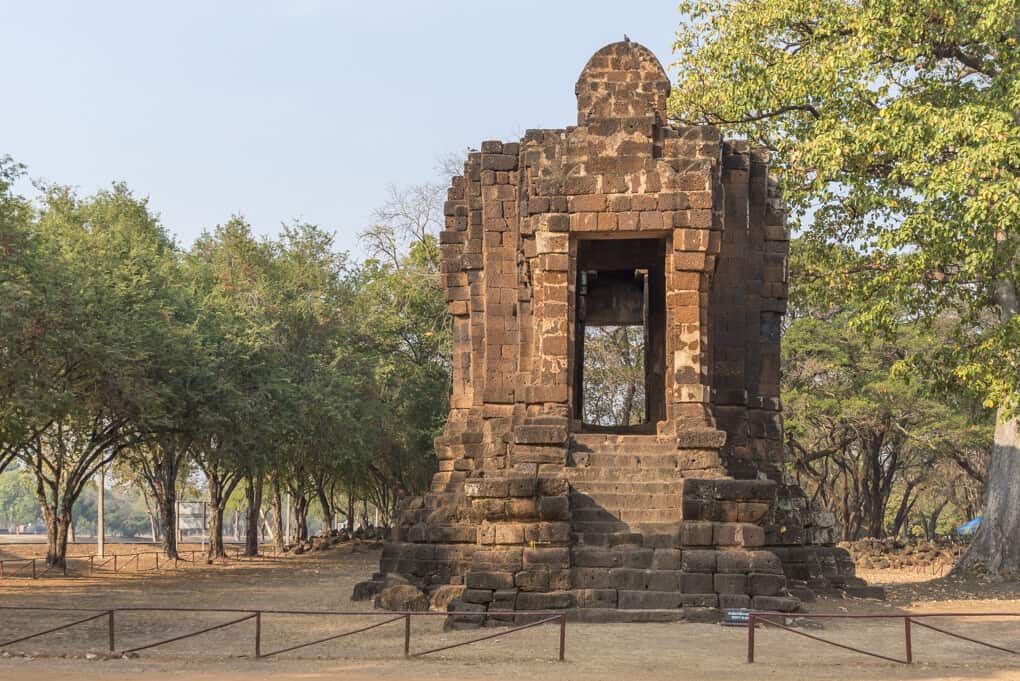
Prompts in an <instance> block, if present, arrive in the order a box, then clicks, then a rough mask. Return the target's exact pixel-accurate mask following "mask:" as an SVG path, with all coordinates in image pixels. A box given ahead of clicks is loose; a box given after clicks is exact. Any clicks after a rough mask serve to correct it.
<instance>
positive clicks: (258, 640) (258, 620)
mask: <svg viewBox="0 0 1020 681" xmlns="http://www.w3.org/2000/svg"><path fill="white" fill-rule="evenodd" d="M260 657H262V611H261V610H256V611H255V659H256V660H257V659H259V658H260Z"/></svg>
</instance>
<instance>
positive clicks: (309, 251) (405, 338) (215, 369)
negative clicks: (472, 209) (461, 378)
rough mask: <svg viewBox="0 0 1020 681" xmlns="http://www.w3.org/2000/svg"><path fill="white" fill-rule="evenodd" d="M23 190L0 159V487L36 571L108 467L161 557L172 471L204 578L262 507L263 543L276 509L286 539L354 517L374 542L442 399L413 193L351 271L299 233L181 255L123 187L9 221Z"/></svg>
mask: <svg viewBox="0 0 1020 681" xmlns="http://www.w3.org/2000/svg"><path fill="white" fill-rule="evenodd" d="M23 173H24V169H23V168H22V167H21V166H19V165H18V164H17V163H15V162H14V161H13V160H11V159H10V158H4V159H0V471H2V470H3V469H5V468H11V467H13V468H17V469H19V470H20V471H22V472H23V473H24V475H25V476H27V479H28V480H29V481H30V485H31V487H32V490H33V492H34V495H35V497H36V501H37V503H38V505H39V509H40V513H41V516H42V519H43V521H44V522H45V525H46V528H47V534H48V550H47V561H48V562H49V563H50V564H54V565H59V564H61V563H63V562H64V558H65V555H66V544H67V541H68V534H69V529H70V527H71V523H72V518H73V514H74V506H75V503H76V502H77V501H78V500H79V499H80V498H81V497H82V494H83V491H84V490H86V489H87V487H88V486H89V485H90V484H94V478H95V475H96V472H97V470H98V469H99V468H100V467H101V466H105V465H109V464H112V463H116V466H117V467H118V468H119V469H121V470H124V471H128V473H126V474H125V475H130V476H133V477H134V478H135V479H136V480H137V481H138V482H139V483H140V484H141V485H142V487H143V488H144V491H145V493H146V498H147V499H151V500H152V502H153V505H154V507H155V516H156V517H158V522H159V525H160V526H161V527H160V528H159V529H160V531H159V532H158V534H159V535H160V537H161V541H162V547H163V550H164V552H165V553H166V555H167V556H168V557H173V556H174V555H175V554H176V533H175V531H174V528H175V527H176V519H175V513H176V502H177V501H178V498H177V495H178V490H179V489H180V488H181V476H182V475H186V471H189V470H191V469H197V470H200V471H201V473H202V477H203V478H204V485H203V488H204V491H205V494H206V497H207V499H206V500H207V502H208V504H209V508H210V515H209V556H210V557H211V558H214V557H218V556H222V555H223V552H224V551H223V520H224V511H225V510H226V508H227V504H228V502H229V500H230V499H231V497H232V496H236V495H235V491H238V490H240V491H241V492H242V493H243V495H244V499H245V509H246V510H245V512H246V514H247V518H246V520H247V522H246V526H247V528H248V532H247V537H246V550H247V551H248V552H249V553H254V552H256V551H257V542H258V528H259V527H260V525H261V521H260V517H259V516H260V511H262V509H263V507H264V506H266V507H268V508H270V509H271V511H270V513H269V514H268V515H269V517H270V518H271V519H272V521H271V528H270V529H271V530H272V534H273V537H274V539H275V541H277V542H282V541H283V538H282V528H283V524H284V523H283V517H282V513H283V507H284V505H283V501H282V499H283V498H284V496H285V495H289V497H290V499H291V500H292V504H291V508H292V512H293V514H294V518H293V520H294V522H295V524H296V527H297V531H296V534H297V537H298V538H299V539H300V538H303V537H304V536H305V535H307V516H308V512H309V508H310V506H312V505H313V504H315V505H316V506H317V507H318V510H319V511H320V512H321V513H322V515H323V517H324V519H325V522H326V524H327V525H328V526H330V527H332V526H334V525H335V524H336V523H338V522H340V520H341V519H342V520H343V521H344V522H346V523H348V524H349V525H353V523H354V521H355V514H356V512H358V511H357V510H356V508H355V506H356V500H367V501H368V502H370V503H371V504H372V506H373V507H375V508H377V509H379V510H380V512H381V514H382V520H383V522H389V519H390V517H391V516H392V513H393V511H394V508H395V503H396V499H397V498H398V497H399V496H402V495H406V494H408V493H413V492H416V491H420V490H421V489H423V488H424V487H425V486H426V484H427V482H428V480H429V479H430V475H431V473H432V471H433V468H434V459H433V457H432V456H431V448H432V438H433V437H434V436H435V435H436V434H437V433H438V432H439V431H440V429H441V427H442V422H443V419H444V418H445V416H446V412H447V400H448V380H449V336H450V334H449V327H448V324H447V319H446V315H445V302H444V299H443V296H442V291H441V288H440V286H439V274H438V272H439V267H438V253H439V249H438V245H437V242H436V239H435V237H434V233H435V229H436V219H437V216H438V214H439V211H438V210H437V206H438V203H437V201H438V195H437V192H436V189H435V188H434V187H431V186H428V185H426V186H423V187H420V188H414V189H412V190H399V189H393V190H392V191H391V196H390V200H389V201H388V203H387V205H386V206H384V207H383V208H382V209H381V210H380V212H379V216H378V217H379V222H378V224H376V225H374V226H373V227H372V228H371V229H370V230H368V231H367V232H366V234H365V239H366V244H367V245H368V250H369V253H370V257H369V258H368V259H366V260H364V261H363V262H355V261H354V260H352V259H351V258H350V257H349V256H348V254H346V253H343V252H339V251H337V250H336V248H335V245H334V241H333V235H332V234H331V233H329V232H328V231H326V230H324V229H322V228H320V227H318V226H315V225H310V224H305V223H292V224H287V225H284V226H283V227H282V229H281V230H280V232H279V234H278V236H276V237H273V238H257V237H256V236H255V234H254V233H253V230H252V228H251V226H250V225H249V224H248V223H247V222H246V221H245V220H244V219H243V218H242V217H241V216H234V217H231V218H230V219H229V220H228V221H226V222H225V223H223V224H221V225H217V226H216V227H214V228H212V229H210V230H209V231H207V232H206V233H204V234H202V235H201V236H200V237H199V238H198V239H197V240H196V241H195V242H194V243H193V244H191V245H188V246H183V245H181V244H178V243H177V242H175V240H174V239H173V238H172V237H171V236H170V234H169V232H168V230H167V228H166V227H165V226H164V225H163V224H162V223H161V222H160V220H159V218H158V216H157V215H156V214H155V213H154V211H153V210H152V209H151V208H150V206H149V204H148V201H147V199H144V198H140V197H138V196H135V195H134V194H133V193H132V192H131V191H130V190H129V189H128V188H127V187H126V186H125V185H123V184H114V185H113V186H112V187H111V188H110V189H108V190H104V191H99V192H97V193H95V194H94V195H91V196H80V195H79V194H78V193H76V192H75V191H73V190H72V189H70V188H68V187H64V186H59V185H47V186H41V187H40V191H39V195H38V196H37V197H35V198H33V199H31V200H30V199H28V198H26V197H23V196H20V195H18V194H17V193H16V192H15V191H14V188H13V185H14V182H15V181H16V180H17V179H18V178H19V177H20V176H21V175H22V174H23Z"/></svg>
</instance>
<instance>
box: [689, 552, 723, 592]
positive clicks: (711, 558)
mask: <svg viewBox="0 0 1020 681" xmlns="http://www.w3.org/2000/svg"><path fill="white" fill-rule="evenodd" d="M717 553H718V552H717V551H709V550H706V549H687V550H685V551H684V552H683V554H682V556H681V558H680V565H681V567H682V568H683V570H684V571H685V572H715V570H716V554H717ZM709 591H711V589H708V590H706V591H704V592H702V593H708V592H709Z"/></svg>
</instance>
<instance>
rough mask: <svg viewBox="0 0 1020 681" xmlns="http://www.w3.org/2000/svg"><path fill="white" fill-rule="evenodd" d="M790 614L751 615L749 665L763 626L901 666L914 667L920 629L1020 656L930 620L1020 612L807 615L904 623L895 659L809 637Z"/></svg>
mask: <svg viewBox="0 0 1020 681" xmlns="http://www.w3.org/2000/svg"><path fill="white" fill-rule="evenodd" d="M789 616H790V615H789V613H781V612H768V611H752V612H750V613H749V614H748V619H747V662H748V663H749V664H750V663H753V662H754V661H755V630H756V629H757V628H758V626H759V625H761V626H762V627H765V628H768V627H772V628H774V629H781V630H783V631H787V632H790V633H791V634H796V635H797V636H803V637H804V638H808V639H811V640H812V641H817V642H819V643H824V644H826V645H829V646H833V647H836V648H842V649H843V650H848V651H850V652H853V653H858V654H860V655H867V656H869V657H875V658H878V659H880V660H885V661H887V662H895V663H897V664H913V662H914V644H913V637H912V634H913V628H914V627H920V628H922V629H925V630H928V631H934V632H937V633H939V634H943V635H945V636H949V637H951V638H955V639H959V640H961V641H967V642H968V643H974V644H976V645H980V646H984V647H986V648H991V649H993V650H998V651H1000V652H1004V653H1009V654H1010V655H1020V651H1016V650H1012V649H1010V648H1005V647H1003V646H999V645H996V644H994V643H989V642H988V641H981V640H979V639H976V638H972V637H970V636H964V635H963V634H960V633H957V632H953V631H949V630H948V629H944V628H942V627H939V626H935V625H934V624H931V623H930V622H929V621H928V620H935V621H938V620H939V619H945V618H951V617H956V618H990V617H996V618H1002V617H1012V618H1015V617H1020V613H1004V612H956V613H952V612H946V613H942V612H940V613H920V614H910V615H894V614H881V615H857V614H848V613H839V614H819V613H810V614H808V615H805V617H808V618H810V619H826V620H902V621H903V653H904V654H903V657H902V658H898V657H892V656H891V655H885V654H882V653H878V652H875V651H871V650H864V649H863V648H858V647H855V646H851V645H848V644H845V643H839V642H838V641H833V640H831V639H827V638H822V637H821V636H815V635H814V634H809V633H807V632H806V631H799V630H798V629H796V628H794V627H790V626H787V625H786V623H785V618H787V617H789Z"/></svg>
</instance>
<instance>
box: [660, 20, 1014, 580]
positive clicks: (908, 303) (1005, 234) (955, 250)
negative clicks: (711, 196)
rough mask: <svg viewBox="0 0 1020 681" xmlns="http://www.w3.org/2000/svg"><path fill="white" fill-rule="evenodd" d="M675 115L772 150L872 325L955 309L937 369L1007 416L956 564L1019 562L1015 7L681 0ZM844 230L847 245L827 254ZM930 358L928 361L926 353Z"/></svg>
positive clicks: (840, 292)
mask: <svg viewBox="0 0 1020 681" xmlns="http://www.w3.org/2000/svg"><path fill="white" fill-rule="evenodd" d="M680 9H681V12H682V13H683V14H684V21H683V22H682V24H681V26H680V28H679V30H678V32H677V41H676V45H675V50H676V55H677V62H676V64H675V66H676V67H677V69H678V72H677V84H676V87H675V88H674V90H673V93H672V96H671V101H670V107H671V115H672V116H674V117H676V118H677V119H680V120H682V121H687V122H692V123H706V122H707V123H714V124H716V125H720V126H722V127H724V128H726V129H727V130H728V131H729V132H730V133H736V134H742V135H745V136H746V137H747V138H748V139H749V140H750V141H751V142H753V143H757V144H761V145H764V146H766V147H767V148H769V149H770V150H772V166H773V168H774V170H775V171H776V172H777V173H778V174H779V176H780V178H781V181H782V183H783V187H784V194H785V196H786V198H787V201H788V202H789V204H790V208H791V209H792V214H793V217H794V219H795V220H796V224H797V225H798V227H799V228H800V229H801V231H802V236H803V237H804V239H803V240H802V246H801V247H802V248H812V247H813V244H814V246H815V247H817V248H818V250H819V252H822V251H826V252H828V253H833V254H838V256H834V257H831V258H830V259H829V260H828V261H827V262H824V263H823V266H821V267H819V268H818V270H817V271H816V272H813V273H810V275H809V279H810V281H809V282H800V284H801V285H806V284H812V285H814V286H815V290H816V295H817V296H819V297H820V298H826V299H830V300H837V299H839V298H847V297H849V298H853V299H854V302H855V306H854V307H855V309H857V310H859V313H858V315H857V318H856V319H855V324H856V325H857V328H858V329H859V330H860V332H862V333H872V332H880V331H881V330H882V329H889V328H891V327H893V326H895V325H896V324H897V323H898V322H901V321H903V314H904V311H906V312H905V313H906V314H907V315H909V317H910V319H911V320H919V321H922V322H923V321H925V320H932V319H935V318H936V317H937V316H941V317H942V318H944V317H945V315H946V314H950V315H955V316H956V317H957V318H958V320H959V329H958V332H957V333H956V334H954V336H953V338H954V341H953V343H952V347H947V348H945V351H944V352H943V353H936V354H937V356H933V357H930V358H929V359H930V360H931V361H930V363H929V364H928V365H927V366H924V365H917V366H916V367H915V368H916V370H921V371H938V370H940V369H941V370H944V371H943V373H944V376H943V377H944V378H946V379H948V380H949V381H956V382H959V383H963V384H967V386H968V387H969V388H971V389H977V390H979V391H980V392H981V394H982V395H983V396H984V399H985V403H986V405H987V406H990V407H994V408H995V409H996V410H997V413H998V422H997V426H996V430H995V438H994V445H993V450H992V457H991V462H990V467H989V471H988V482H987V486H986V492H985V513H984V521H983V523H982V525H981V528H980V530H979V532H978V535H977V536H976V537H975V539H974V542H973V544H972V545H971V548H970V550H969V551H968V553H967V554H966V556H965V557H964V559H963V562H962V564H961V567H963V568H979V567H980V568H985V569H988V570H989V571H991V572H994V573H998V574H1003V575H1008V574H1016V573H1017V572H1020V430H1018V429H1020V419H1018V413H1020V316H1018V302H1017V285H1018V279H1020V255H1018V254H1020V250H1018V243H1020V81H1018V78H1017V75H1018V71H1020V42H1018V40H1020V5H1018V3H1017V0H982V1H981V2H970V1H965V0H768V1H767V2H765V1H762V0H685V1H684V2H683V3H682V4H681V7H680ZM832 242H838V243H841V244H843V245H845V246H847V247H848V248H844V249H825V248H823V247H822V246H823V244H825V243H832ZM922 364H923V363H922Z"/></svg>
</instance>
